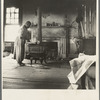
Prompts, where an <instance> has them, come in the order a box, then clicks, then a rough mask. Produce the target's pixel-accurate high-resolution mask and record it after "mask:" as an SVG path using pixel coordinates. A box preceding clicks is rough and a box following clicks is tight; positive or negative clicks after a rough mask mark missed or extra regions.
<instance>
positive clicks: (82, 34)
mask: <svg viewBox="0 0 100 100" xmlns="http://www.w3.org/2000/svg"><path fill="white" fill-rule="evenodd" d="M97 1H98V0H2V89H3V91H5V90H8V89H9V90H14V89H15V90H25V91H27V90H44V91H45V90H48V91H49V90H59V91H60V90H61V91H62V90H66V91H67V90H68V91H70V90H75V91H76V90H77V91H78V90H86V91H90V90H93V91H95V90H97V89H99V88H98V84H99V82H98V81H99V78H98V71H99V70H98V69H99V66H98V56H97V55H98V50H97V49H98V29H97V27H98V24H97V18H98V14H97V10H98V9H97V5H98V3H97ZM97 94H98V93H97ZM3 100H5V99H3ZM41 100H42V99H41ZM47 100H48V99H47ZM50 100H51V99H50ZM57 100H58V99H57ZM82 100H83V99H82Z"/></svg>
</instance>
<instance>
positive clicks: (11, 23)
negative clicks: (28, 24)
mask: <svg viewBox="0 0 100 100" xmlns="http://www.w3.org/2000/svg"><path fill="white" fill-rule="evenodd" d="M5 15H6V19H5V41H8V42H14V41H15V39H16V37H17V35H18V30H19V28H20V25H19V8H16V7H9V8H6V14H5Z"/></svg>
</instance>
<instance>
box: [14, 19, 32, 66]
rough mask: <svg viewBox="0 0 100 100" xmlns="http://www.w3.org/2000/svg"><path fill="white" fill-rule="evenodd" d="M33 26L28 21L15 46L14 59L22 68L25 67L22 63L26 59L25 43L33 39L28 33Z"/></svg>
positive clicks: (22, 28)
mask: <svg viewBox="0 0 100 100" xmlns="http://www.w3.org/2000/svg"><path fill="white" fill-rule="evenodd" d="M30 26H31V22H30V21H27V22H26V23H25V24H24V25H23V26H22V27H21V29H20V30H19V35H18V36H17V38H16V40H15V45H14V59H16V61H17V63H18V64H19V65H20V66H24V65H25V64H23V63H22V61H23V59H24V50H25V43H26V41H29V40H30V38H31V34H30V32H29V31H28V28H29V27H30Z"/></svg>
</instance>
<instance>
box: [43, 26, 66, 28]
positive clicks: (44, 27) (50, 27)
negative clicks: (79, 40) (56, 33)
mask: <svg viewBox="0 0 100 100" xmlns="http://www.w3.org/2000/svg"><path fill="white" fill-rule="evenodd" d="M64 27H65V26H42V28H64Z"/></svg>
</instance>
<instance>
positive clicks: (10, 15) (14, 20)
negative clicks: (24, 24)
mask: <svg viewBox="0 0 100 100" xmlns="http://www.w3.org/2000/svg"><path fill="white" fill-rule="evenodd" d="M6 24H19V8H15V7H10V8H6Z"/></svg>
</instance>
